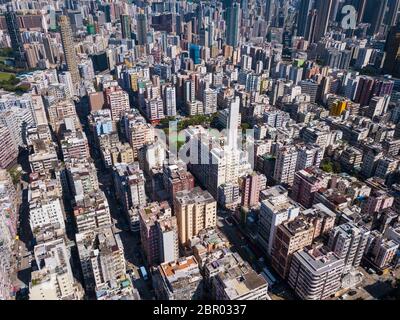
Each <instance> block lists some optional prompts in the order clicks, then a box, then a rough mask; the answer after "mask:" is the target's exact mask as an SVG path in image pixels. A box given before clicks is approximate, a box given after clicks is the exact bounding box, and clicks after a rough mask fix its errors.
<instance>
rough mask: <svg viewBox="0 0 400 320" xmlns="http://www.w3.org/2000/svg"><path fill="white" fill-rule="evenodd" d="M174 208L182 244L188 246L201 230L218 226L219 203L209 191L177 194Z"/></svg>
mask: <svg viewBox="0 0 400 320" xmlns="http://www.w3.org/2000/svg"><path fill="white" fill-rule="evenodd" d="M174 208H175V210H176V212H175V214H176V217H177V220H178V236H179V243H180V244H186V243H187V241H188V240H190V239H191V238H193V237H195V236H197V235H198V233H199V232H200V231H201V230H203V229H206V228H210V227H215V226H216V224H217V202H216V201H215V199H214V198H213V197H212V195H211V194H210V193H209V192H208V191H205V190H202V189H201V188H200V187H196V188H194V189H193V190H190V191H187V190H185V191H180V192H177V194H176V196H175V198H174Z"/></svg>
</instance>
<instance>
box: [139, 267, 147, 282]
mask: <svg viewBox="0 0 400 320" xmlns="http://www.w3.org/2000/svg"><path fill="white" fill-rule="evenodd" d="M140 273H141V274H142V277H143V279H144V280H147V279H148V278H149V277H148V275H147V271H146V268H145V267H144V266H141V267H140Z"/></svg>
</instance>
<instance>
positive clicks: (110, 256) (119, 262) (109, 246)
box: [76, 228, 132, 299]
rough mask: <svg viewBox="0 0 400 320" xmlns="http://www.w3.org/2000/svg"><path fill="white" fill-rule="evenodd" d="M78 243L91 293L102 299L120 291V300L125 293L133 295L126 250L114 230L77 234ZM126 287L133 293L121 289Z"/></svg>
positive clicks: (104, 229)
mask: <svg viewBox="0 0 400 320" xmlns="http://www.w3.org/2000/svg"><path fill="white" fill-rule="evenodd" d="M76 244H77V248H78V253H79V260H80V263H81V267H82V273H83V279H84V284H85V288H86V291H87V292H88V293H95V294H96V296H97V297H99V296H100V295H101V294H102V293H104V291H107V290H110V289H114V290H115V289H120V294H119V297H118V298H119V299H121V298H122V297H123V296H124V295H125V294H126V295H127V296H131V295H132V292H131V290H132V285H131V283H130V281H129V280H128V276H127V274H126V261H125V257H124V247H123V245H122V241H121V238H120V236H119V235H118V234H114V233H113V231H112V229H111V228H101V229H98V230H90V231H88V232H84V233H78V234H76ZM125 287H127V288H130V290H122V288H125ZM121 291H122V292H121ZM127 291H128V292H127Z"/></svg>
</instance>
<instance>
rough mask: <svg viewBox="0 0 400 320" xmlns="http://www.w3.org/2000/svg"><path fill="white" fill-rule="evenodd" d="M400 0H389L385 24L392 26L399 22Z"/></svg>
mask: <svg viewBox="0 0 400 320" xmlns="http://www.w3.org/2000/svg"><path fill="white" fill-rule="evenodd" d="M399 8H400V0H388V4H387V10H386V15H385V19H384V24H385V25H386V26H387V27H388V28H390V27H393V26H395V25H396V24H397V21H398V16H399Z"/></svg>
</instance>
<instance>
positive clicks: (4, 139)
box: [0, 125, 18, 169]
mask: <svg viewBox="0 0 400 320" xmlns="http://www.w3.org/2000/svg"><path fill="white" fill-rule="evenodd" d="M17 157H18V145H17V144H16V142H15V141H14V139H13V137H12V135H11V132H10V130H9V129H8V127H6V126H3V125H0V169H5V168H7V167H8V166H10V165H11V164H13V163H15V162H16V160H17Z"/></svg>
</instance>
